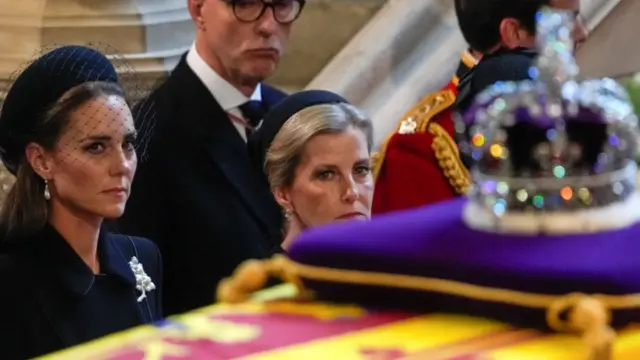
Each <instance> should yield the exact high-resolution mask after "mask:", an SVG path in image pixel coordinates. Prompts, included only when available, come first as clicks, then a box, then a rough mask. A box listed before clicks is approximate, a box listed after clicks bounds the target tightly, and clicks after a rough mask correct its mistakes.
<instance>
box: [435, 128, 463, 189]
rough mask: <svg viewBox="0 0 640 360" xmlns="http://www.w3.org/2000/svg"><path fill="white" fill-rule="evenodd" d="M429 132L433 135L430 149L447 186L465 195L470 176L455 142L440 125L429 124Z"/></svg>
mask: <svg viewBox="0 0 640 360" xmlns="http://www.w3.org/2000/svg"><path fill="white" fill-rule="evenodd" d="M429 132H430V133H431V134H432V135H433V142H432V143H431V148H432V149H433V153H434V154H435V156H436V159H437V160H438V165H440V169H441V170H442V172H443V173H444V176H445V177H446V178H447V179H448V180H449V184H451V187H453V190H454V191H455V192H456V193H458V194H464V193H466V192H467V190H469V188H470V187H471V174H469V171H468V170H467V168H466V167H465V166H464V164H462V161H461V160H460V153H459V151H458V146H457V145H456V143H455V141H453V139H452V138H451V136H449V133H447V131H446V130H445V129H444V128H443V127H442V126H440V124H437V123H431V124H429Z"/></svg>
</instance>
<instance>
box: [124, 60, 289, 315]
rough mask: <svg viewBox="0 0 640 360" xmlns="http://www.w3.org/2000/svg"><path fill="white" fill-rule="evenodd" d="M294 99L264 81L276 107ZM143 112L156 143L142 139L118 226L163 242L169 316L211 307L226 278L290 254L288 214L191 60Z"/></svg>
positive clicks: (139, 115) (139, 110)
mask: <svg viewBox="0 0 640 360" xmlns="http://www.w3.org/2000/svg"><path fill="white" fill-rule="evenodd" d="M284 97H285V94H284V93H282V92H280V91H278V90H276V89H274V88H271V87H269V86H266V85H263V86H262V99H263V102H265V103H266V105H267V107H269V106H271V105H274V104H275V103H276V102H278V101H279V100H281V99H282V98H284ZM134 115H135V117H136V119H138V124H137V128H138V132H139V134H140V136H141V137H142V138H147V139H148V141H144V142H143V143H141V144H140V147H139V151H138V153H139V163H138V170H137V172H136V176H135V179H134V182H133V186H132V190H131V197H130V199H129V201H128V203H127V208H126V210H125V214H124V216H123V217H122V218H120V219H119V220H118V230H119V231H121V232H125V233H128V234H134V235H139V236H144V237H147V238H149V239H151V240H153V241H155V242H156V244H157V245H158V247H159V248H160V252H161V253H162V256H163V259H164V264H165V268H164V279H165V282H164V289H165V291H164V301H163V307H164V309H165V315H172V314H178V313H183V312H186V311H189V310H192V309H196V308H200V307H202V306H206V305H210V304H212V303H213V302H214V301H215V290H216V286H217V284H218V282H219V281H220V280H221V279H222V278H223V277H226V276H229V275H230V274H231V273H232V271H233V270H234V269H235V268H236V267H237V266H238V264H240V263H241V262H242V261H243V260H246V259H250V258H258V259H259V258H266V257H270V256H271V255H273V254H274V253H276V252H280V251H281V248H280V243H281V242H282V222H283V219H282V212H281V210H280V208H279V206H278V205H277V203H276V202H275V199H274V198H273V195H272V194H271V191H270V189H269V187H268V185H267V184H266V182H265V181H264V176H263V175H262V174H260V173H259V172H258V171H257V169H256V168H255V166H254V165H253V163H252V162H251V159H250V157H249V154H248V151H247V145H246V144H245V142H244V141H243V140H242V138H241V137H240V135H239V134H238V132H237V130H236V128H235V127H234V126H233V124H232V123H231V121H230V119H229V117H228V115H227V114H226V113H225V111H224V110H223V109H222V107H221V106H220V105H219V104H218V102H217V101H216V100H215V98H214V97H213V96H212V94H211V93H210V91H209V90H208V89H207V88H206V87H205V85H204V84H203V83H202V82H201V81H200V79H199V78H198V77H197V76H196V74H195V73H194V72H193V70H191V68H190V67H189V66H188V65H187V63H186V61H185V57H183V58H182V61H181V62H180V63H179V64H178V65H177V67H176V68H175V69H174V71H173V72H172V74H171V75H170V76H169V78H168V79H167V80H166V81H165V82H164V83H162V84H161V85H160V86H159V87H158V88H157V89H156V90H154V91H153V92H152V93H151V95H150V96H149V98H148V99H146V100H145V101H144V102H143V105H141V106H138V107H135V108H134ZM152 116H153V117H155V119H154V120H153V121H146V122H140V121H141V120H147V119H148V118H149V117H152Z"/></svg>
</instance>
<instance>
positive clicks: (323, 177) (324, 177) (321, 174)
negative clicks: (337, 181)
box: [316, 170, 334, 180]
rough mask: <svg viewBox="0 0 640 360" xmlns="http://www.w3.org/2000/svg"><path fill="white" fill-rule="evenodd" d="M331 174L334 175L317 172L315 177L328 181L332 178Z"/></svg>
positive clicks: (331, 172)
mask: <svg viewBox="0 0 640 360" xmlns="http://www.w3.org/2000/svg"><path fill="white" fill-rule="evenodd" d="M333 174H334V173H333V171H331V170H327V171H321V172H319V173H318V174H317V175H316V176H317V177H318V179H323V180H327V179H330V178H331V177H332V176H333Z"/></svg>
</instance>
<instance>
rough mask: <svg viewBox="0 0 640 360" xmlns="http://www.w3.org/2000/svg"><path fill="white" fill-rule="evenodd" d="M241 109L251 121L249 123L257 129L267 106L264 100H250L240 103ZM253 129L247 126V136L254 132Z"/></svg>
mask: <svg viewBox="0 0 640 360" xmlns="http://www.w3.org/2000/svg"><path fill="white" fill-rule="evenodd" d="M239 108H240V111H241V112H242V115H243V116H244V117H245V118H246V119H247V120H248V121H249V125H251V127H252V128H253V130H255V129H256V128H257V127H258V125H260V121H262V118H263V117H264V114H265V112H266V111H265V108H264V104H263V103H262V101H257V100H249V101H247V102H246V103H244V104H242V105H240V107H239ZM253 130H252V129H249V128H247V129H246V130H245V131H246V133H247V138H248V137H249V135H250V134H251V133H252V132H253Z"/></svg>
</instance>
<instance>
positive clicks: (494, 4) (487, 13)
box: [455, 0, 550, 53]
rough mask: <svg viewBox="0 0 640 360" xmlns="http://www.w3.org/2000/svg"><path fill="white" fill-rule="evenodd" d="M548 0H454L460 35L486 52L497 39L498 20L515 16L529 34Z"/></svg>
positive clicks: (471, 44)
mask: <svg viewBox="0 0 640 360" xmlns="http://www.w3.org/2000/svg"><path fill="white" fill-rule="evenodd" d="M549 3H550V0H455V7H456V15H457V17H458V25H459V26H460V31H461V32H462V36H463V37H464V39H465V40H466V41H467V44H469V46H471V48H473V49H475V50H478V51H480V52H483V53H486V52H488V51H489V50H491V48H493V47H494V46H496V45H497V44H498V43H499V42H500V23H501V22H502V20H504V19H506V18H513V19H516V20H518V21H519V22H520V23H521V24H522V26H523V27H524V28H525V29H526V30H527V31H529V32H530V33H531V34H535V32H536V19H535V18H536V13H537V12H538V11H539V10H540V9H541V8H542V7H543V6H546V5H549Z"/></svg>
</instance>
